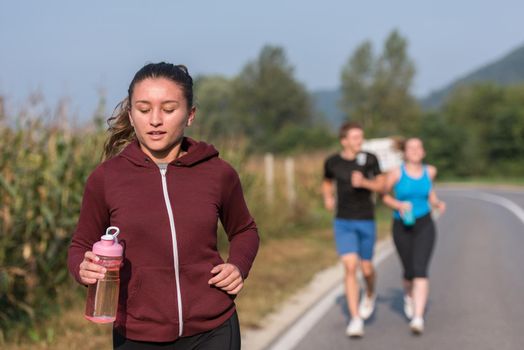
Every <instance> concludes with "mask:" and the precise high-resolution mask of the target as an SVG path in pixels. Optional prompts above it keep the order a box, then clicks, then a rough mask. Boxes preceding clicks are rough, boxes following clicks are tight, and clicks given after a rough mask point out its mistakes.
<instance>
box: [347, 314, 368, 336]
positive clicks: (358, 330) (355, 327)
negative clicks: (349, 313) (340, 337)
mask: <svg viewBox="0 0 524 350" xmlns="http://www.w3.org/2000/svg"><path fill="white" fill-rule="evenodd" d="M346 334H347V336H348V337H352V338H356V337H362V336H363V335H364V321H362V319H361V318H352V319H351V321H350V322H349V324H348V327H347V328H346Z"/></svg>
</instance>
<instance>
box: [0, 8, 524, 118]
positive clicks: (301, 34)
mask: <svg viewBox="0 0 524 350" xmlns="http://www.w3.org/2000/svg"><path fill="white" fill-rule="evenodd" d="M523 13H524V1H522V0H498V1H483V0H459V1H457V0H439V1H428V0H394V1H390V0H382V1H377V0H368V1H350V0H346V1H343V0H338V1H335V0H323V1H307V0H264V1H256V2H255V1H249V0H244V1H241V0H233V1H228V0H222V1H212V0H208V1H197V0H192V1H181V0H150V1H145V0H142V1H136V0H135V1H133V0H90V1H82V2H80V1H71V0H67V1H66V0H47V1H44V0H0V94H1V95H4V96H6V98H7V105H8V107H9V108H10V109H11V110H15V109H16V108H17V106H19V105H20V104H21V103H23V101H24V100H25V99H26V98H27V96H28V95H29V93H31V92H33V91H35V90H40V91H42V92H43V93H44V96H45V98H46V100H47V102H48V104H49V105H50V106H53V105H54V104H56V101H57V99H58V98H59V97H68V98H70V100H71V109H72V110H73V112H74V111H76V113H78V114H80V115H85V114H91V113H92V112H93V111H94V109H95V107H96V103H97V100H98V97H97V89H98V88H100V87H103V88H104V89H105V90H106V94H107V97H108V104H109V106H110V107H111V108H112V107H113V106H114V105H115V104H116V103H117V101H118V100H120V99H121V98H123V97H124V96H125V94H126V90H127V86H128V84H129V82H130V80H131V78H132V76H133V75H134V73H135V72H136V71H137V70H138V69H139V68H140V67H141V66H142V65H144V64H145V63H147V62H156V61H160V60H165V61H168V62H174V63H184V64H186V65H187V66H188V67H189V70H190V73H192V74H193V75H194V76H196V75H198V74H222V75H225V76H228V77H232V76H234V75H235V74H237V73H238V72H239V71H240V70H241V68H242V67H243V66H244V65H245V64H246V63H247V62H248V61H250V60H253V59H255V58H256V57H257V55H258V53H259V52H260V49H261V48H262V47H263V46H264V45H265V44H272V45H278V46H282V47H284V48H285V51H286V53H287V57H288V60H289V62H290V63H291V64H292V65H293V66H295V76H296V78H297V79H298V80H299V81H301V82H303V83H304V84H305V85H306V87H307V88H308V89H309V90H317V89H325V88H329V89H331V88H336V87H338V86H339V79H340V70H341V67H342V65H343V64H344V63H345V62H346V61H347V59H348V57H349V56H350V54H351V53H352V52H353V50H354V49H355V48H356V47H357V46H358V45H359V44H360V43H362V42H363V41H365V40H371V42H372V43H373V46H374V49H375V52H377V51H379V50H381V48H382V44H383V41H384V39H385V38H386V37H387V35H388V34H389V32H390V31H391V30H392V29H395V28H397V29H398V30H399V31H400V33H401V34H402V35H403V36H404V37H406V38H407V39H408V41H409V54H410V56H411V57H412V59H413V60H414V61H415V64H416V67H417V75H416V78H415V82H414V86H413V93H414V94H415V95H417V96H424V95H426V94H428V93H429V92H430V91H431V90H434V89H438V88H440V87H442V86H443V85H445V84H447V83H448V82H450V81H451V80H453V79H455V78H457V77H459V76H461V75H464V74H466V73H468V72H470V71H472V70H473V69H475V68H478V67H479V66H481V65H483V64H485V63H488V62H490V61H493V60H495V59H498V58H500V57H501V56H503V55H505V54H506V53H508V52H509V51H510V50H512V49H514V48H516V47H517V46H519V45H521V44H524V20H522V14H523Z"/></svg>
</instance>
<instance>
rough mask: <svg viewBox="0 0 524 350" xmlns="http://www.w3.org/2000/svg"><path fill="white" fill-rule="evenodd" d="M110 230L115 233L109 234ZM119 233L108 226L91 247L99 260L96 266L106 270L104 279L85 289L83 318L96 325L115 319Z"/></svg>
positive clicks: (118, 274) (120, 257) (119, 250)
mask: <svg viewBox="0 0 524 350" xmlns="http://www.w3.org/2000/svg"><path fill="white" fill-rule="evenodd" d="M112 230H114V231H115V232H114V233H113V234H110V232H111V231H112ZM119 233H120V229H119V228H118V227H116V226H110V227H108V228H107V230H106V234H105V235H103V236H102V238H101V240H100V241H98V242H96V243H95V244H94V245H93V253H95V254H96V255H97V256H98V257H99V258H100V260H98V262H97V264H99V265H102V266H104V267H105V268H106V270H107V272H106V273H105V276H104V278H102V279H99V280H97V282H96V283H95V284H90V285H89V286H88V288H87V300H86V311H85V318H87V319H88V320H90V321H93V322H96V323H110V322H114V321H115V319H116V310H117V307H118V292H119V288H120V264H121V263H122V255H123V251H124V249H123V247H122V245H120V244H119V243H118V240H117V238H116V236H118V234H119Z"/></svg>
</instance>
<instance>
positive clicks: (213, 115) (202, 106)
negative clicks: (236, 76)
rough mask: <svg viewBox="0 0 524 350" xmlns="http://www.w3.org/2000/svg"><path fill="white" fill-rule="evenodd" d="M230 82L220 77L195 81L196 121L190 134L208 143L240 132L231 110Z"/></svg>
mask: <svg viewBox="0 0 524 350" xmlns="http://www.w3.org/2000/svg"><path fill="white" fill-rule="evenodd" d="M232 103H233V91H232V82H231V80H229V79H227V78H225V77H222V76H200V77H198V78H197V79H195V104H196V106H197V114H196V116H197V117H196V120H195V123H194V124H193V126H192V127H191V129H190V130H189V131H190V134H191V135H194V136H196V137H197V138H201V139H205V140H208V141H210V142H214V141H215V140H218V139H221V138H225V137H229V136H231V135H233V134H235V133H237V132H239V131H240V125H239V123H238V121H237V120H236V119H235V116H234V113H233V110H232V108H233V107H232Z"/></svg>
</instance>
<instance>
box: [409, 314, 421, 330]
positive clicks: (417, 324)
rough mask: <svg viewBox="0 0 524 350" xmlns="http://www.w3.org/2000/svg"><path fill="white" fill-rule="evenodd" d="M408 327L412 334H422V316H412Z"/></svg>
mask: <svg viewBox="0 0 524 350" xmlns="http://www.w3.org/2000/svg"><path fill="white" fill-rule="evenodd" d="M409 328H411V331H412V332H413V334H422V332H424V319H423V318H422V317H413V319H412V320H411V322H410V323H409Z"/></svg>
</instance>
